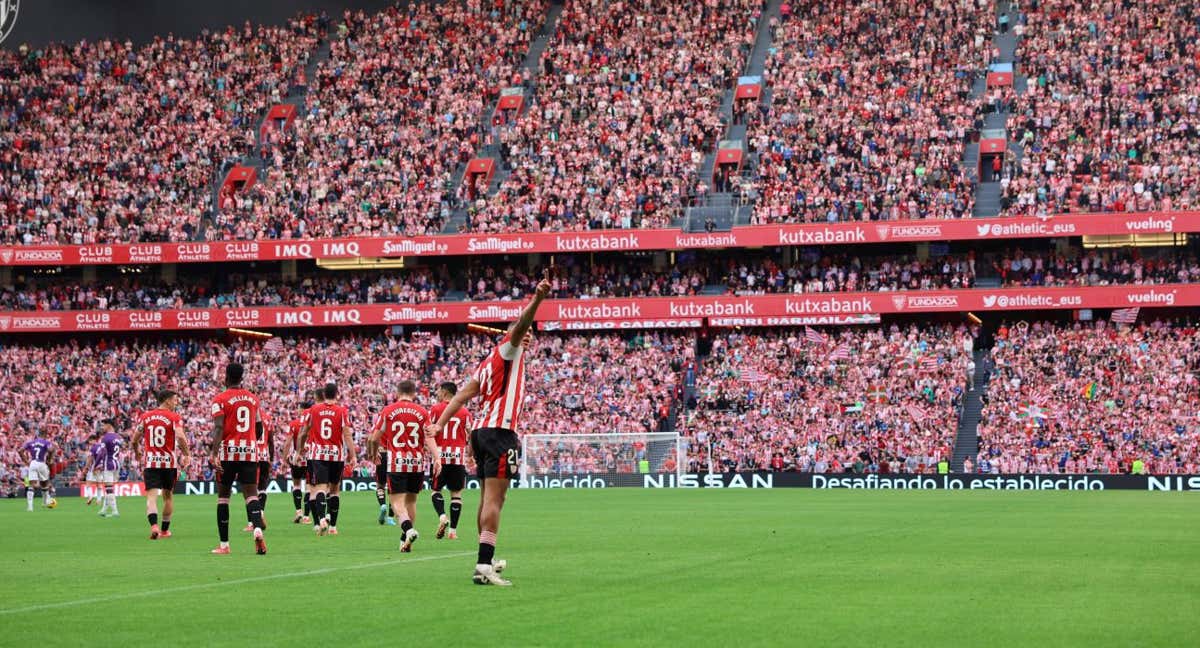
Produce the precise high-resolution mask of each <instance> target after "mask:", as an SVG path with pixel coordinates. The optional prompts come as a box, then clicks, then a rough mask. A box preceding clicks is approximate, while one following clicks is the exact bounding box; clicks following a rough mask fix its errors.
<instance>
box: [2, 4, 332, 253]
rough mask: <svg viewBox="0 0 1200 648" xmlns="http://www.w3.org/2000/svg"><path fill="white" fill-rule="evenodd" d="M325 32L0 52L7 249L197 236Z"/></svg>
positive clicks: (312, 23)
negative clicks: (232, 165) (233, 169)
mask: <svg viewBox="0 0 1200 648" xmlns="http://www.w3.org/2000/svg"><path fill="white" fill-rule="evenodd" d="M321 23H322V21H321V20H320V19H318V18H317V17H314V16H304V17H298V18H295V19H293V20H291V21H289V22H288V23H287V24H285V25H281V26H273V27H272V26H260V27H251V26H250V24H249V23H247V24H246V25H245V26H243V27H242V28H233V27H230V28H227V29H224V30H219V31H211V32H210V31H206V32H204V33H203V34H201V35H200V36H198V37H196V38H192V39H181V38H175V37H174V36H166V37H161V38H157V39H155V40H154V41H152V42H150V43H147V44H145V45H142V46H136V47H135V46H134V45H132V43H130V42H128V41H126V42H118V41H112V40H100V41H96V42H80V43H78V44H74V45H50V46H47V47H45V48H42V49H28V48H20V49H17V50H9V49H5V50H2V51H0V174H2V175H3V177H4V181H3V182H0V243H18V244H39V243H69V244H89V243H96V242H113V241H162V240H187V239H191V238H193V236H194V235H195V234H196V233H197V232H198V229H199V227H200V223H201V219H202V217H203V216H204V215H205V214H206V212H208V211H209V210H210V209H211V206H212V196H211V191H212V187H213V182H214V179H215V178H216V177H217V176H218V174H219V173H220V172H221V170H222V169H223V168H224V166H225V164H226V163H227V162H230V161H232V160H236V159H238V158H239V157H241V156H242V155H243V154H245V153H247V152H248V151H249V148H250V146H251V145H252V143H253V142H254V130H255V129H256V128H257V125H258V122H259V120H260V119H261V116H262V114H263V111H264V109H265V108H266V107H268V106H269V105H270V104H272V103H275V102H277V101H279V100H280V99H281V98H282V97H284V96H286V95H287V94H288V92H289V90H290V89H291V87H292V85H293V83H294V82H295V81H296V80H297V76H298V75H299V74H301V73H302V69H303V67H304V64H305V63H306V62H307V60H308V58H309V56H310V55H311V53H312V52H313V51H315V49H316V46H317V33H318V29H319V27H320V24H321Z"/></svg>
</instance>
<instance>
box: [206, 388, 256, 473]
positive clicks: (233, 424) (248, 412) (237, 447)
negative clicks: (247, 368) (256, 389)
mask: <svg viewBox="0 0 1200 648" xmlns="http://www.w3.org/2000/svg"><path fill="white" fill-rule="evenodd" d="M258 410H259V407H258V397H257V396H255V395H254V394H251V393H250V392H248V391H246V390H245V389H241V388H240V387H235V388H231V389H226V390H225V391H223V392H221V393H220V394H218V395H217V397H216V398H215V399H214V400H213V404H212V415H213V416H214V417H217V416H222V415H224V417H225V419H224V427H223V428H222V431H221V446H220V448H219V450H218V456H217V459H218V460H220V461H258V460H259V458H258V439H257V438H256V437H255V434H254V424H255V422H257V421H258Z"/></svg>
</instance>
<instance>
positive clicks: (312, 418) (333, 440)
mask: <svg viewBox="0 0 1200 648" xmlns="http://www.w3.org/2000/svg"><path fill="white" fill-rule="evenodd" d="M305 417H306V418H307V420H308V422H309V426H310V427H309V429H308V439H307V443H306V444H305V445H306V447H305V457H306V458H307V459H308V460H309V461H345V460H346V447H345V445H344V444H343V443H342V434H343V432H344V431H346V430H349V429H350V412H349V410H347V409H346V406H345V405H339V404H337V403H318V404H316V405H313V406H312V407H310V408H309V409H308V411H307V412H305Z"/></svg>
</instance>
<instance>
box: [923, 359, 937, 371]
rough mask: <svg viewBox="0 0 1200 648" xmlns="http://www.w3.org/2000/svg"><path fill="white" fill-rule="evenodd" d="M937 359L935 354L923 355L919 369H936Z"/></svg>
mask: <svg viewBox="0 0 1200 648" xmlns="http://www.w3.org/2000/svg"><path fill="white" fill-rule="evenodd" d="M937 368H938V359H937V356H925V357H923V358H921V366H920V369H921V371H930V372H933V371H937Z"/></svg>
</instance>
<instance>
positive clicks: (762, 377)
mask: <svg viewBox="0 0 1200 648" xmlns="http://www.w3.org/2000/svg"><path fill="white" fill-rule="evenodd" d="M770 379H771V377H770V376H768V375H767V374H765V373H763V372H761V371H758V370H757V369H747V370H746V371H743V372H742V382H748V383H761V382H767V381H768V380H770Z"/></svg>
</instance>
